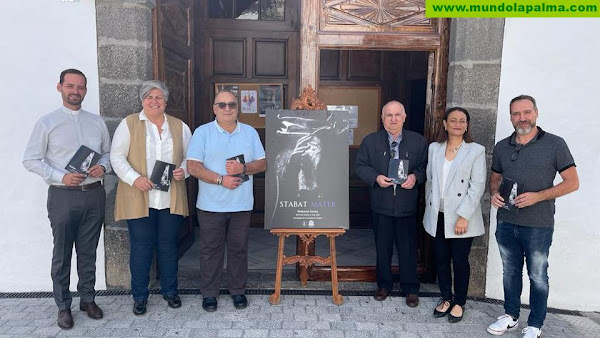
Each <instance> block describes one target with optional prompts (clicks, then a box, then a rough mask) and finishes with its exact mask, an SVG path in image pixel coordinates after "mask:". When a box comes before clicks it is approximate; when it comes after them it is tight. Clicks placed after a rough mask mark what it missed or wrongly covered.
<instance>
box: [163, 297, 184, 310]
mask: <svg viewBox="0 0 600 338" xmlns="http://www.w3.org/2000/svg"><path fill="white" fill-rule="evenodd" d="M163 299H164V300H166V301H167V303H168V304H169V307H170V308H171V309H177V308H179V307H181V298H179V295H178V294H174V295H170V296H167V295H163Z"/></svg>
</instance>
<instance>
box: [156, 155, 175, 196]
mask: <svg viewBox="0 0 600 338" xmlns="http://www.w3.org/2000/svg"><path fill="white" fill-rule="evenodd" d="M173 170H175V165H174V164H171V163H167V162H163V161H160V160H156V162H154V169H152V175H150V181H152V183H154V189H157V190H160V191H169V187H171V179H173Z"/></svg>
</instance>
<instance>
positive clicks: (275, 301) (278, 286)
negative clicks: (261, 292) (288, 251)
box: [269, 234, 285, 305]
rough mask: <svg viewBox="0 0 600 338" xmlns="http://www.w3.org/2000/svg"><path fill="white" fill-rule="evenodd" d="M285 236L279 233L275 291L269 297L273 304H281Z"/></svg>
mask: <svg viewBox="0 0 600 338" xmlns="http://www.w3.org/2000/svg"><path fill="white" fill-rule="evenodd" d="M284 239H285V236H283V234H281V235H279V248H278V250H277V272H276V273H275V292H274V293H273V294H272V295H271V296H270V297H269V301H270V302H271V304H273V305H276V304H279V298H280V295H281V275H282V274H283V252H284V251H283V246H284V244H285V241H284Z"/></svg>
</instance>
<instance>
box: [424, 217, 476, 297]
mask: <svg viewBox="0 0 600 338" xmlns="http://www.w3.org/2000/svg"><path fill="white" fill-rule="evenodd" d="M471 244H473V237H467V238H445V236H444V214H443V213H441V212H440V213H439V214H438V223H437V231H436V234H435V238H434V239H433V256H434V260H435V265H436V268H437V274H438V284H439V286H440V293H441V294H442V298H444V300H447V301H450V302H452V301H454V303H456V304H458V305H461V306H464V305H465V303H466V302H467V291H468V290H469V276H470V275H471V266H470V265H469V252H471ZM450 261H452V269H454V297H453V296H452V271H451V269H450Z"/></svg>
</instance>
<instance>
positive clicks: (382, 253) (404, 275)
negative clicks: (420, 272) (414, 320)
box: [373, 212, 419, 294]
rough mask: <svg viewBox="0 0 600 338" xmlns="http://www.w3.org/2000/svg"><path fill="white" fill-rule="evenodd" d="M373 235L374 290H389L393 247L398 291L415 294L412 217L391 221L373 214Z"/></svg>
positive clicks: (415, 225)
mask: <svg viewBox="0 0 600 338" xmlns="http://www.w3.org/2000/svg"><path fill="white" fill-rule="evenodd" d="M373 232H374V234H375V247H376V250H377V268H376V274H377V287H379V288H383V289H386V290H388V291H392V289H393V286H394V283H393V280H392V256H393V252H394V243H396V250H397V252H398V268H399V270H400V288H401V290H402V291H404V293H407V294H408V293H413V294H418V293H419V279H418V278H417V218H416V216H408V217H393V216H386V215H381V214H378V213H376V212H373Z"/></svg>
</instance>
